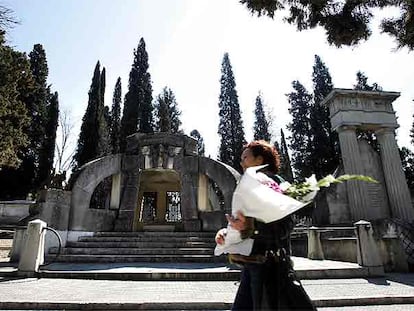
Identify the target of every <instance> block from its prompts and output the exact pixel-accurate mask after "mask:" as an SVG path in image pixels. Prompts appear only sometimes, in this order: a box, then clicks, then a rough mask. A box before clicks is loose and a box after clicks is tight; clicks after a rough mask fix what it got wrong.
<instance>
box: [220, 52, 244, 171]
mask: <svg viewBox="0 0 414 311" xmlns="http://www.w3.org/2000/svg"><path fill="white" fill-rule="evenodd" d="M219 117H220V123H219V128H218V134H219V135H220V149H219V160H220V161H222V162H224V163H226V164H228V165H230V166H232V167H234V168H235V169H237V170H238V171H241V166H240V155H241V153H242V149H243V144H244V143H245V141H246V140H245V138H244V128H243V121H242V119H241V113H240V106H239V99H238V96H237V91H236V81H235V79H234V75H233V69H232V67H231V64H230V59H229V54H228V53H225V54H224V57H223V62H222V65H221V79H220V96H219Z"/></svg>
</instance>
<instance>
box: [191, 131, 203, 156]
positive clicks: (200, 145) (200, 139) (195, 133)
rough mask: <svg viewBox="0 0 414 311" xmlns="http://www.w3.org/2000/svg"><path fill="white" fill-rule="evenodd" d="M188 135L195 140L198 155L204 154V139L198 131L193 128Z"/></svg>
mask: <svg viewBox="0 0 414 311" xmlns="http://www.w3.org/2000/svg"><path fill="white" fill-rule="evenodd" d="M190 136H191V137H193V138H195V139H196V140H197V154H198V155H200V156H204V153H205V146H204V139H203V137H202V136H201V134H200V132H199V131H197V130H195V129H194V130H192V131H191V133H190Z"/></svg>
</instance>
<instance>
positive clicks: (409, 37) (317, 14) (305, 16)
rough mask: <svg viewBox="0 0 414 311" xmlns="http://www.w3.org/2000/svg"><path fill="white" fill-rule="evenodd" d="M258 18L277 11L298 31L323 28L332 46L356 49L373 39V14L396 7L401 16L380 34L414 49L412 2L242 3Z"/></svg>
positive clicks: (267, 0)
mask: <svg viewBox="0 0 414 311" xmlns="http://www.w3.org/2000/svg"><path fill="white" fill-rule="evenodd" d="M240 3H242V4H243V5H246V6H247V8H248V9H249V10H250V11H251V12H252V13H253V14H257V15H258V16H262V15H267V16H269V17H271V18H274V16H275V12H276V11H285V12H287V15H286V16H285V17H284V21H286V22H288V23H289V24H293V25H296V28H297V30H298V31H302V30H306V29H311V28H315V27H318V26H321V27H323V28H324V29H325V31H326V36H327V40H328V42H329V43H330V44H331V45H334V46H337V47H341V46H343V45H348V46H353V45H356V44H358V43H359V42H361V41H363V40H367V39H368V38H369V37H370V36H371V29H370V28H369V24H370V22H371V19H372V17H373V10H374V9H378V8H388V7H396V8H399V9H400V16H398V17H396V18H384V19H383V20H382V22H381V25H380V28H381V31H382V32H384V33H387V34H389V35H391V36H392V37H394V38H395V39H396V41H397V46H398V48H402V47H407V48H409V49H410V50H413V49H414V18H413V14H412V12H413V10H414V4H413V2H412V1H411V0H345V1H340V0H335V1H326V0H323V1H315V0H240Z"/></svg>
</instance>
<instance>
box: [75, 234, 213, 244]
mask: <svg viewBox="0 0 414 311" xmlns="http://www.w3.org/2000/svg"><path fill="white" fill-rule="evenodd" d="M140 241H146V242H186V241H199V242H210V243H211V242H214V238H212V239H210V238H200V237H184V236H182V237H181V236H178V237H176V236H169V237H168V236H133V237H126V236H122V237H120V236H112V237H107V236H103V237H101V236H99V237H96V236H80V237H79V238H78V242H140Z"/></svg>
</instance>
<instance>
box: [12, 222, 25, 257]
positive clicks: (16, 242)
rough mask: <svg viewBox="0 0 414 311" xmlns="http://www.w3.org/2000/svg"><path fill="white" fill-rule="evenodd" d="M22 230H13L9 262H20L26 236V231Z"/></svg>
mask: <svg viewBox="0 0 414 311" xmlns="http://www.w3.org/2000/svg"><path fill="white" fill-rule="evenodd" d="M23 228H24V227H23ZM23 228H16V229H15V230H14V235H13V244H12V249H11V251H10V253H9V256H10V261H11V262H18V261H19V260H20V256H21V253H22V249H23V247H24V243H25V241H26V235H27V230H26V229H23Z"/></svg>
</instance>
